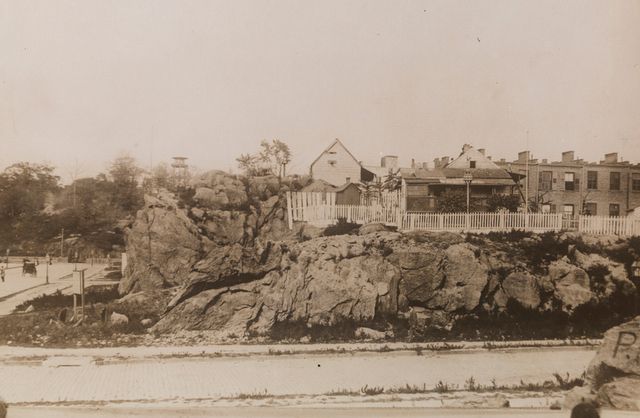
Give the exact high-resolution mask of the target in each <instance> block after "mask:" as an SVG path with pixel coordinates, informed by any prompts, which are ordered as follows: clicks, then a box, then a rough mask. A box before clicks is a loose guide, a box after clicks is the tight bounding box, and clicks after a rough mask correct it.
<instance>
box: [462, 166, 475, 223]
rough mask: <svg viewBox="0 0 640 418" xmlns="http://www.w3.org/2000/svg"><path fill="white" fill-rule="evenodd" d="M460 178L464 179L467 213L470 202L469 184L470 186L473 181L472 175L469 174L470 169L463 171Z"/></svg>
mask: <svg viewBox="0 0 640 418" xmlns="http://www.w3.org/2000/svg"><path fill="white" fill-rule="evenodd" d="M462 179H463V180H464V183H465V184H466V185H467V214H468V213H469V203H470V196H469V186H471V182H472V181H473V175H472V174H471V172H470V171H465V172H464V176H463V177H462Z"/></svg>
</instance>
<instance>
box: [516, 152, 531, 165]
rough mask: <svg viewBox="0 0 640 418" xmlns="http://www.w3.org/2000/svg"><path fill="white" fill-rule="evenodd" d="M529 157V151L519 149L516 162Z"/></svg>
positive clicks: (521, 161)
mask: <svg viewBox="0 0 640 418" xmlns="http://www.w3.org/2000/svg"><path fill="white" fill-rule="evenodd" d="M528 158H529V151H520V152H519V153H518V162H519V163H524V162H525V161H527V159H528Z"/></svg>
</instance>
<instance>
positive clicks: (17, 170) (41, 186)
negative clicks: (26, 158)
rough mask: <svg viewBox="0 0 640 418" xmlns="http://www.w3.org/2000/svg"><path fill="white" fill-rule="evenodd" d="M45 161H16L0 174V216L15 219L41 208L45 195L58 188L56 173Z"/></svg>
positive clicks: (42, 207)
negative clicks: (37, 162) (43, 162)
mask: <svg viewBox="0 0 640 418" xmlns="http://www.w3.org/2000/svg"><path fill="white" fill-rule="evenodd" d="M53 171H54V168H53V167H52V166H49V165H46V164H34V163H28V162H20V163H16V164H13V165H11V166H9V167H7V168H6V169H5V170H4V172H2V173H1V174H0V217H1V218H3V219H10V220H11V219H15V218H17V217H20V216H24V215H27V214H34V213H37V212H39V211H41V210H42V209H44V205H45V202H46V199H47V197H48V196H49V195H50V194H51V193H54V192H56V191H57V190H58V188H59V186H58V181H59V179H60V178H59V177H58V176H56V175H54V174H53Z"/></svg>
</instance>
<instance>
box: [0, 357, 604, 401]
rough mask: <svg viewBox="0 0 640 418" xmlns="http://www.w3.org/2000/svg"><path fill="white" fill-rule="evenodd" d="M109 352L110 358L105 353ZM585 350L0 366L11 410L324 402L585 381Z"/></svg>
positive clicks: (0, 383)
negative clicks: (334, 395)
mask: <svg viewBox="0 0 640 418" xmlns="http://www.w3.org/2000/svg"><path fill="white" fill-rule="evenodd" d="M106 352H108V351H105V353H106ZM94 353H96V352H95V351H94ZM593 355H594V352H593V350H590V349H585V348H562V349H561V348H554V349H535V350H504V351H502V350H500V351H480V352H478V351H472V352H431V353H426V354H424V355H421V356H418V355H416V353H415V352H397V353H351V354H340V355H336V354H315V355H312V354H308V355H262V356H249V357H203V358H199V357H195V358H193V357H192V358H179V357H172V358H146V359H144V358H143V359H134V360H131V359H118V358H107V356H106V355H105V358H103V359H101V358H100V357H99V356H95V355H94V356H91V357H86V356H71V355H68V356H64V355H56V356H51V357H47V356H41V357H34V358H26V359H13V360H9V359H7V360H4V361H3V362H2V363H0V376H11V378H9V379H0V396H2V397H3V398H4V399H5V400H6V401H8V402H10V403H45V402H53V403H56V402H101V401H106V402H136V403H145V402H156V401H165V402H181V401H193V400H216V399H220V398H229V397H230V398H233V397H238V396H242V395H253V394H262V393H265V390H266V392H267V393H268V394H269V395H275V396H302V395H321V394H326V393H328V392H332V391H338V390H349V391H355V392H358V391H359V390H360V389H361V388H362V387H363V386H365V385H368V386H369V387H374V386H383V387H385V388H387V389H389V388H393V387H400V386H405V385H407V384H409V385H416V386H420V387H422V386H426V387H427V388H429V389H432V388H434V387H435V386H436V385H437V384H438V382H439V381H440V380H442V381H443V382H446V383H447V384H449V385H457V386H458V387H460V388H462V387H464V385H465V381H466V380H467V379H469V378H470V377H471V376H473V377H474V379H475V382H476V383H477V384H482V385H490V384H491V381H492V379H495V382H496V384H498V385H513V384H518V383H519V382H520V381H521V380H523V381H525V382H527V383H541V382H543V381H545V380H550V379H553V377H552V374H553V373H555V372H558V373H561V374H562V375H564V374H566V373H569V374H570V375H571V376H573V377H576V376H579V375H580V374H581V373H582V372H583V371H584V370H585V368H586V366H587V365H588V363H589V361H590V360H591V358H592V357H593Z"/></svg>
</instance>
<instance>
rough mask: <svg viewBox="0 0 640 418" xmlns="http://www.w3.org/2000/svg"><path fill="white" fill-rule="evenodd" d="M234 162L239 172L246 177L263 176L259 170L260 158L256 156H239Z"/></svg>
mask: <svg viewBox="0 0 640 418" xmlns="http://www.w3.org/2000/svg"><path fill="white" fill-rule="evenodd" d="M236 161H237V162H238V167H239V168H240V170H242V171H243V172H244V174H245V175H247V176H250V177H253V176H259V175H262V174H263V172H262V171H261V168H260V157H259V156H257V155H251V154H240V157H238V158H236Z"/></svg>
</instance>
